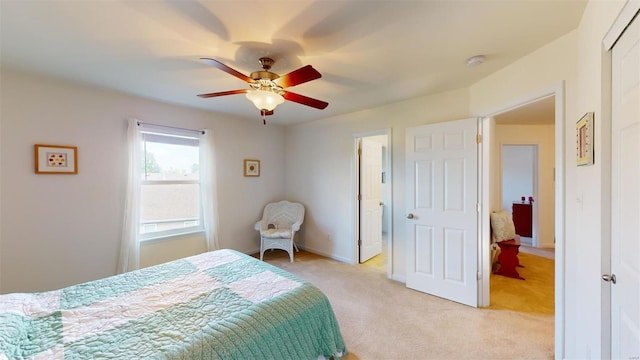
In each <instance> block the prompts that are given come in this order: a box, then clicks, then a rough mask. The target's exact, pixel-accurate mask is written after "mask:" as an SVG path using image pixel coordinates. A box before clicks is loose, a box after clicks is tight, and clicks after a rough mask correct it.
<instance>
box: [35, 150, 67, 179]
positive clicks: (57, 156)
mask: <svg viewBox="0 0 640 360" xmlns="http://www.w3.org/2000/svg"><path fill="white" fill-rule="evenodd" d="M33 150H34V151H33V152H34V158H35V159H34V160H35V167H36V174H77V173H78V148H77V147H75V146H61V145H41V144H36V145H34V149H33Z"/></svg>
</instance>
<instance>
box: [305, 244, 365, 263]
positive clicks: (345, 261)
mask: <svg viewBox="0 0 640 360" xmlns="http://www.w3.org/2000/svg"><path fill="white" fill-rule="evenodd" d="M298 249H300V250H304V251H308V252H310V253H313V254H316V255H321V256H324V257H328V258H329V259H332V260H335V261H340V262H343V263H347V264H352V263H353V261H352V260H351V259H348V258H345V257H342V256H336V255H334V254H329V253H327V252H324V251H320V250H317V249H312V248H308V247H305V246H300V245H299V244H298Z"/></svg>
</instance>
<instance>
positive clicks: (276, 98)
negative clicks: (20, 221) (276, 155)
mask: <svg viewBox="0 0 640 360" xmlns="http://www.w3.org/2000/svg"><path fill="white" fill-rule="evenodd" d="M200 60H202V61H204V62H205V63H207V64H209V65H211V66H213V67H215V68H218V69H220V70H222V71H224V72H226V73H228V74H231V75H233V76H235V77H237V78H238V79H240V80H244V81H246V82H247V83H249V88H248V89H239V90H229V91H221V92H215V93H209V94H200V95H198V96H199V97H201V98H210V97H216V96H225V95H234V94H246V96H247V99H249V100H251V102H253V104H254V105H255V106H256V107H257V108H258V110H260V114H261V115H262V119H263V122H264V124H265V125H266V123H267V121H266V116H267V115H273V109H275V108H276V106H278V105H280V104H282V103H283V102H284V100H289V101H293V102H296V103H298V104H302V105H306V106H311V107H314V108H316V109H321V110H322V109H324V108H326V107H327V106H328V105H329V103H327V102H324V101H321V100H318V99H313V98H310V97H307V96H304V95H300V94H296V93H293V92H291V91H287V90H285V88H288V87H292V86H296V85H300V84H302V83H306V82H308V81H311V80H315V79H319V78H320V77H322V75H321V74H320V73H319V72H318V71H317V70H316V69H314V68H313V67H312V66H311V65H307V66H303V67H301V68H299V69H297V70H294V71H292V72H290V73H288V74H285V75H282V76H280V75H278V74H276V73H273V72H271V71H269V69H271V66H273V63H274V61H273V59H271V58H268V57H261V58H260V59H259V60H258V62H259V63H260V65H261V66H262V70H259V71H254V72H252V73H251V74H250V75H249V76H247V75H245V74H243V73H241V72H239V71H236V70H234V69H232V68H230V67H229V66H227V65H225V64H223V63H221V62H220V61H218V60H215V59H210V58H200Z"/></svg>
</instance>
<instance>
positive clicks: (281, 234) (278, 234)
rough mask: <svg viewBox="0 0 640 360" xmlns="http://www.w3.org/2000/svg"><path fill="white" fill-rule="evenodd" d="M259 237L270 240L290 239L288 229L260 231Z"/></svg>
mask: <svg viewBox="0 0 640 360" xmlns="http://www.w3.org/2000/svg"><path fill="white" fill-rule="evenodd" d="M260 236H262V237H265V238H272V239H276V238H287V239H290V238H291V230H289V229H267V230H260Z"/></svg>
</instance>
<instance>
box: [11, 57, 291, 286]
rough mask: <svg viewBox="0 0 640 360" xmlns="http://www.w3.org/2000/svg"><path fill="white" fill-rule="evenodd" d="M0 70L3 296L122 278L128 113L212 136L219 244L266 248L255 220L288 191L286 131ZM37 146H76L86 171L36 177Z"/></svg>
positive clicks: (161, 253)
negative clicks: (252, 165)
mask: <svg viewBox="0 0 640 360" xmlns="http://www.w3.org/2000/svg"><path fill="white" fill-rule="evenodd" d="M1 71H2V72H1V76H2V88H1V92H0V103H1V105H2V106H1V110H0V111H1V113H0V115H1V116H0V117H1V118H2V132H1V136H2V138H1V139H2V140H1V143H0V144H1V148H0V152H1V161H2V169H3V171H2V174H1V179H0V181H1V185H2V188H1V191H0V196H1V197H2V204H1V208H2V209H1V211H2V218H1V220H0V221H1V223H0V225H1V239H2V243H1V244H0V259H1V267H0V293H7V292H23V291H44V290H49V289H54V288H60V287H63V286H67V285H71V284H74V283H79V282H84V281H88V280H92V279H97V278H102V277H105V276H108V275H112V274H114V273H115V271H116V262H117V255H118V251H119V246H120V231H121V230H120V229H121V223H122V221H121V220H122V216H123V215H122V209H123V202H124V201H123V197H124V189H125V183H124V182H125V171H126V164H125V159H126V154H125V152H126V142H125V141H126V140H125V139H126V137H125V134H126V118H129V117H136V118H138V119H140V120H143V121H148V122H152V123H158V124H164V125H173V126H181V127H186V128H210V129H212V130H213V131H214V138H215V142H216V161H217V174H218V198H219V202H220V204H219V209H220V243H221V245H222V246H223V247H229V248H233V249H236V250H239V251H243V252H251V251H255V250H256V249H258V247H259V239H258V236H257V233H256V232H255V231H254V230H253V223H254V222H255V221H256V220H258V219H259V218H260V215H261V213H262V208H263V207H264V205H265V203H267V202H268V201H270V200H275V199H279V198H281V197H282V196H283V194H284V188H283V184H284V178H283V174H284V171H285V170H284V169H285V166H284V129H283V128H282V127H279V126H274V125H269V126H263V125H262V122H261V121H260V119H255V121H251V120H248V119H239V118H230V117H225V116H221V115H216V114H214V113H209V112H205V111H200V110H194V109H189V108H185V107H180V106H174V105H169V104H163V103H159V102H155V101H151V100H147V99H142V98H136V97H133V96H129V95H124V94H121V93H117V92H112V91H106V90H101V89H96V88H92V87H87V86H82V85H77V84H72V83H66V82H62V81H58V80H54V79H47V78H40V77H37V76H33V75H26V74H22V73H18V72H10V71H7V70H6V69H2V70H1ZM34 144H60V145H73V146H77V147H78V156H79V158H78V174H77V175H36V174H34V168H33V167H34V165H33V145H34ZM244 158H254V159H260V160H261V161H262V163H261V165H262V169H261V176H260V177H259V178H245V177H244V176H243V159H244ZM7 169H10V171H7ZM200 251H204V243H203V238H202V237H201V236H200V237H196V238H192V239H187V241H186V242H184V243H180V244H177V243H175V242H172V241H167V240H163V241H159V242H156V243H147V244H145V245H144V246H143V247H142V256H141V262H142V265H150V264H153V263H157V262H161V261H166V260H170V259H175V258H178V257H180V256H186V255H192V254H194V253H197V252H200Z"/></svg>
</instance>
